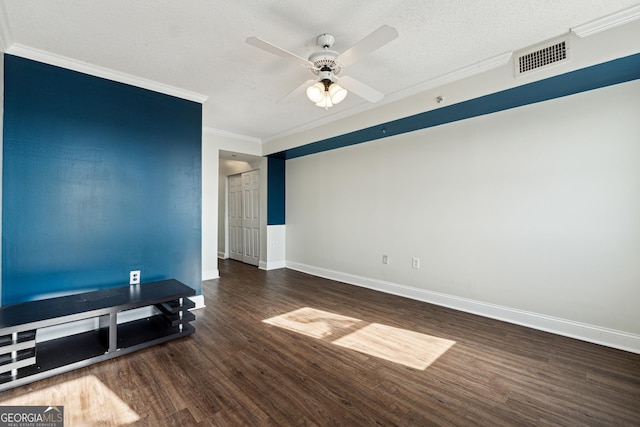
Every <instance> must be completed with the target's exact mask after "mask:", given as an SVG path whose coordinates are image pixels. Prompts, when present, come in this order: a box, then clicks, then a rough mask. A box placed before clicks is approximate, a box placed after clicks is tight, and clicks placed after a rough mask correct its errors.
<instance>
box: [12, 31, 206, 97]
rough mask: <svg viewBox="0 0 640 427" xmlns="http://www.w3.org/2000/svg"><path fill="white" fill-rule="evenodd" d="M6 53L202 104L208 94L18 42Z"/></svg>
mask: <svg viewBox="0 0 640 427" xmlns="http://www.w3.org/2000/svg"><path fill="white" fill-rule="evenodd" d="M6 53H8V54H11V55H15V56H19V57H21V58H26V59H31V60H33V61H38V62H42V63H44V64H49V65H55V66H57V67H61V68H66V69H67V70H73V71H78V72H80V73H84V74H88V75H91V76H96V77H101V78H104V79H107V80H112V81H115V82H120V83H125V84H128V85H132V86H136V87H140V88H143V89H148V90H152V91H154V92H159V93H164V94H166V95H171V96H175V97H177V98H182V99H186V100H188V101H194V102H198V103H200V104H203V103H204V102H206V101H207V99H208V96H206V95H202V94H200V93H196V92H191V91H188V90H185V89H181V88H179V87H175V86H170V85H167V84H164V83H159V82H156V81H153V80H149V79H145V78H142V77H137V76H134V75H131V74H127V73H123V72H121V71H116V70H112V69H109V68H106V67H100V66H98V65H93V64H88V63H86V62H82V61H78V60H76V59H73V58H69V57H66V56H62V55H57V54H54V53H50V52H45V51H44V50H40V49H35V48H32V47H29V46H24V45H21V44H19V43H13V44H12V45H11V46H8V47H7V50H6Z"/></svg>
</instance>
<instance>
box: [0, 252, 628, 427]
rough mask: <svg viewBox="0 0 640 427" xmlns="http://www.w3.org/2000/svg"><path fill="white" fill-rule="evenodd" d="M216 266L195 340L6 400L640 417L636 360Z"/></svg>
mask: <svg viewBox="0 0 640 427" xmlns="http://www.w3.org/2000/svg"><path fill="white" fill-rule="evenodd" d="M220 275H221V279H218V280H212V281H207V282H204V285H203V293H204V296H205V302H206V304H207V307H206V308H205V309H201V310H197V311H196V312H195V313H196V316H197V319H196V321H195V322H194V325H195V327H196V333H195V334H194V335H192V336H191V337H189V338H185V339H181V340H177V341H173V342H169V343H166V344H164V345H161V346H157V347H154V348H150V349H146V350H143V351H140V352H138V353H134V354H130V355H127V356H123V357H121V358H118V359H114V360H111V361H107V362H103V363H101V364H98V365H94V366H90V367H87V368H83V369H80V370H77V371H74V372H69V373H66V374H63V375H59V376H57V377H54V378H50V379H46V380H42V381H39V382H37V383H34V384H30V385H27V386H23V387H20V388H17V389H14V390H9V391H6V392H3V393H0V405H47V406H48V405H63V406H64V409H65V419H66V421H67V423H66V425H67V426H369V425H374V426H431V425H434V426H440V425H444V426H467V425H481V426H640V355H637V354H632V353H628V352H624V351H619V350H614V349H610V348H606V347H601V346H598V345H594V344H589V343H585V342H581V341H577V340H573V339H569V338H564V337H559V336H555V335H552V334H548V333H544V332H540V331H536V330H532V329H527V328H524V327H520V326H516V325H511V324H507V323H503V322H499V321H495V320H491V319H486V318H482V317H478V316H474V315H470V314H466V313H461V312H457V311H454V310H450V309H446V308H443V307H438V306H434V305H430V304H425V303H422V302H417V301H412V300H409V299H405V298H400V297H395V296H391V295H386V294H382V293H378V292H374V291H370V290H367V289H362V288H358V287H354V286H350V285H346V284H342V283H336V282H332V281H329V280H325V279H321V278H317V277H313V276H309V275H305V274H302V273H299V272H295V271H292V270H286V269H283V270H274V271H269V272H265V271H260V270H257V269H256V268H255V267H252V266H248V265H244V264H241V263H237V262H235V261H229V260H226V261H221V262H220ZM354 348H355V349H354Z"/></svg>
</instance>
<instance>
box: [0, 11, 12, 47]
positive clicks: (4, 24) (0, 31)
mask: <svg viewBox="0 0 640 427" xmlns="http://www.w3.org/2000/svg"><path fill="white" fill-rule="evenodd" d="M12 44H13V40H12V37H11V31H10V30H9V20H8V19H7V8H6V6H5V4H4V2H2V1H0V52H6V51H7V49H9V47H10V46H11V45H12Z"/></svg>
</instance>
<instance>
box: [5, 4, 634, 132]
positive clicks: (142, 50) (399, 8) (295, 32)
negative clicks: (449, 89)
mask: <svg viewBox="0 0 640 427" xmlns="http://www.w3.org/2000/svg"><path fill="white" fill-rule="evenodd" d="M0 1H3V3H4V4H3V6H4V14H5V15H6V16H5V18H4V20H3V21H4V22H5V24H4V25H6V26H7V27H8V28H5V29H4V32H5V33H8V34H9V35H10V41H11V42H12V43H15V44H19V45H22V46H27V47H30V48H33V49H39V50H42V51H46V52H48V53H51V54H55V55H61V56H64V57H68V58H71V59H73V60H76V61H82V62H85V63H87V64H91V65H95V66H99V67H104V68H107V69H111V70H116V71H118V72H122V73H127V74H130V75H133V76H136V77H141V78H145V79H149V80H152V81H155V82H159V83H162V84H165V85H170V86H174V87H178V88H182V89H185V90H189V91H192V92H196V93H199V94H203V95H206V96H208V100H207V101H206V102H205V104H204V116H203V125H204V126H206V127H210V128H213V129H217V130H221V131H224V132H230V133H233V134H238V135H244V136H250V137H256V138H260V139H263V140H264V139H268V138H273V137H274V136H277V135H279V134H283V133H287V132H290V131H291V130H292V129H296V128H300V127H302V126H309V125H312V124H313V123H314V122H326V121H327V120H330V119H331V118H332V117H338V116H340V117H342V116H344V115H347V114H349V113H350V112H356V111H360V110H361V109H362V108H364V107H365V106H366V105H365V104H367V103H366V102H365V101H364V100H362V99H361V98H358V97H357V96H355V95H353V94H350V95H349V96H348V97H347V99H346V100H345V101H344V102H343V103H341V104H339V105H337V106H335V107H333V108H332V109H330V110H328V111H325V110H323V109H321V108H318V107H316V106H314V105H313V104H312V103H311V102H309V101H308V100H307V99H306V97H305V96H304V94H302V95H300V96H299V97H298V98H296V99H293V100H290V101H289V102H287V103H280V104H278V103H277V101H278V100H280V99H281V98H282V97H284V96H285V95H287V94H288V93H289V92H290V91H292V90H293V89H295V88H296V87H297V86H298V85H300V84H301V83H302V82H304V81H305V80H308V79H309V78H311V77H312V76H311V74H310V73H309V72H308V71H307V70H305V69H304V68H302V67H300V66H297V65H295V64H293V63H292V62H288V61H286V60H284V59H281V58H278V57H276V56H273V55H270V54H268V53H265V52H263V51H261V50H258V49H256V48H255V47H252V46H249V45H247V44H246V43H245V39H246V38H247V37H249V36H258V37H261V38H263V39H265V40H268V41H269V42H271V43H273V44H275V45H278V46H280V47H282V48H284V49H286V50H288V51H290V52H293V53H295V54H297V55H300V56H302V57H305V58H306V57H307V56H308V55H309V54H310V53H311V52H312V51H314V50H315V39H316V37H317V36H318V35H319V34H321V33H331V34H333V35H334V36H335V38H336V42H335V44H334V46H333V49H334V50H336V51H338V52H341V51H343V50H345V49H347V48H348V47H350V46H351V45H353V44H354V43H356V42H358V41H359V40H361V39H362V38H364V37H365V36H366V35H368V34H369V33H371V32H372V31H373V30H375V29H377V28H378V27H380V26H381V25H383V24H388V25H391V26H393V27H395V28H396V29H397V30H398V32H399V33H400V36H399V37H398V38H397V39H396V40H394V41H392V42H391V43H389V44H388V45H386V46H384V47H382V48H381V49H379V50H377V51H375V52H374V53H373V54H371V55H369V56H367V57H365V58H364V59H362V60H361V61H359V62H357V63H356V64H354V65H352V66H350V67H349V68H348V73H347V72H345V73H344V74H348V75H350V76H352V77H355V78H357V79H358V80H360V81H362V82H364V83H366V84H367V85H369V86H372V87H374V88H376V89H378V90H379V91H381V92H383V93H384V94H386V95H393V94H398V93H410V92H411V88H413V87H415V86H418V85H420V84H421V83H424V82H427V81H429V80H432V79H434V78H436V77H439V76H442V75H445V74H447V73H450V72H452V71H455V70H458V69H460V68H463V67H466V66H469V65H472V64H475V63H477V62H479V61H483V60H486V59H488V58H492V57H494V56H496V55H499V54H502V53H505V52H509V51H513V50H519V49H522V48H525V47H528V46H531V45H533V44H536V43H539V42H541V41H544V40H546V39H549V38H552V37H556V36H559V35H561V34H565V33H567V32H568V31H569V30H570V28H571V27H575V26H578V25H581V24H584V23H586V22H589V21H591V20H594V19H596V18H600V17H602V16H604V15H607V14H610V13H613V12H617V11H619V10H622V9H625V8H628V7H630V6H633V5H636V4H638V2H637V1H628V0H607V1H602V0H574V1H570V0H565V1H554V0H539V1H516V0H483V1H481V2H471V1H464V0H431V1H425V0H384V1H371V0H368V1H359V0H325V1H323V2H302V1H299V0H261V1H254V0H136V1H131V0H109V1H104V0H0ZM383 102H384V101H383Z"/></svg>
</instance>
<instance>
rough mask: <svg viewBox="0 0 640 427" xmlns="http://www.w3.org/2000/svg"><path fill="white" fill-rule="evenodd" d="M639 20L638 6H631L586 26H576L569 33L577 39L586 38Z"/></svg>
mask: <svg viewBox="0 0 640 427" xmlns="http://www.w3.org/2000/svg"><path fill="white" fill-rule="evenodd" d="M639 18H640V5H638V6H632V7H630V8H628V9H625V10H621V11H620V12H616V13H612V14H611V15H607V16H603V17H602V18H598V19H596V20H593V21H591V22H587V23H586V24H582V25H578V26H577V27H574V28H572V29H571V31H572V32H573V33H574V34H575V35H577V36H578V37H588V36H590V35H592V34H596V33H599V32H601V31H605V30H609V29H611V28H614V27H617V26H619V25H623V24H626V23H627V22H631V21H635V20H636V19H639Z"/></svg>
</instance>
